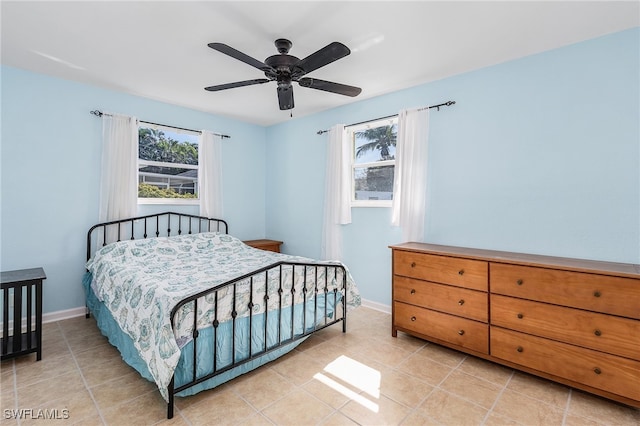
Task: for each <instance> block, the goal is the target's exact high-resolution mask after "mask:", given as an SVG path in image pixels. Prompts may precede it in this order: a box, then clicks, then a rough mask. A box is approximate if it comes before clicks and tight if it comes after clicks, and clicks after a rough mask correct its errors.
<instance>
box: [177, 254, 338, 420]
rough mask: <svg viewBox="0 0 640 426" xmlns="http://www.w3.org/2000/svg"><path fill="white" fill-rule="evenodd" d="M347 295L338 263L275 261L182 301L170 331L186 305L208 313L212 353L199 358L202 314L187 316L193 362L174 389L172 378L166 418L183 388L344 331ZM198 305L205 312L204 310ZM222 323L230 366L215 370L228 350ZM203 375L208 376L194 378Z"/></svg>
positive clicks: (219, 366) (225, 365)
mask: <svg viewBox="0 0 640 426" xmlns="http://www.w3.org/2000/svg"><path fill="white" fill-rule="evenodd" d="M346 290H347V271H346V269H345V268H344V267H343V266H342V265H340V264H327V263H301V262H278V263H275V264H272V265H270V266H267V267H264V268H262V269H259V270H257V271H254V272H251V273H249V274H246V275H244V276H242V277H238V278H236V279H234V280H231V281H228V282H226V283H224V284H221V285H218V286H216V287H214V288H212V289H210V290H206V291H204V292H201V293H199V294H195V295H193V296H191V297H189V298H186V299H184V300H182V301H181V302H180V303H178V305H176V307H175V308H174V309H173V310H172V312H171V324H172V327H173V328H174V332H175V327H176V317H177V316H178V314H179V312H180V311H181V309H184V307H186V306H188V305H191V306H189V307H190V309H189V311H190V312H194V313H197V312H202V311H205V310H209V311H210V312H212V313H213V317H212V318H210V322H209V323H208V327H210V328H211V330H210V331H212V333H211V334H210V336H208V338H209V339H212V341H211V347H212V348H213V354H211V355H212V357H211V359H208V358H207V360H206V361H202V360H200V359H199V357H198V345H199V344H204V343H203V342H201V341H199V339H198V338H199V336H200V334H201V330H202V328H203V324H202V320H201V319H202V317H206V316H207V315H206V314H204V313H201V314H200V315H192V316H193V318H192V321H193V325H192V327H191V328H192V339H193V340H192V344H193V347H192V348H193V360H192V363H191V371H190V372H189V375H190V377H189V380H188V381H187V382H186V383H182V384H180V386H176V385H175V374H174V377H173V378H172V380H171V383H170V385H169V388H168V393H169V402H168V407H167V417H168V418H169V419H170V418H172V417H173V406H174V397H175V395H176V394H178V393H179V392H181V391H183V390H185V389H188V388H191V387H193V386H195V385H198V384H200V383H202V382H205V381H207V380H209V379H212V378H214V377H216V376H218V375H220V374H223V373H225V372H228V371H230V370H232V369H234V368H236V367H238V366H241V365H243V364H247V363H249V362H251V361H253V360H256V359H258V358H260V357H263V356H265V355H267V354H269V353H271V352H274V351H276V350H278V349H280V348H282V347H283V346H286V345H289V344H291V343H293V342H295V341H298V340H301V339H304V338H306V337H307V336H309V335H310V334H312V333H314V332H316V331H319V330H322V329H323V328H326V327H329V326H331V325H333V324H336V323H339V322H342V331H343V332H346V318H347V303H346V295H347V291H346ZM243 295H244V297H243ZM247 295H248V299H247ZM258 295H259V296H258ZM223 298H231V300H232V302H231V304H230V305H229V306H226V307H223V306H222V302H221V301H222V300H223ZM241 299H242V301H241ZM292 302H293V303H292ZM258 304H262V307H258V308H259V309H256V307H257V305H258ZM203 306H207V308H204V309H203ZM338 306H340V307H341V309H340V310H338ZM199 318H200V321H199ZM223 318H228V319H227V321H228V322H227V323H226V324H227V325H228V326H230V329H231V330H232V331H231V348H230V353H231V362H230V363H229V362H227V363H225V364H223V365H219V364H218V363H219V358H221V356H220V354H219V353H218V351H220V350H221V348H222V347H224V346H227V347H228V346H229V345H228V343H229V342H228V341H225V342H220V340H219V339H221V338H222V339H228V335H227V334H225V335H224V336H222V337H220V336H219V332H218V330H219V328H220V327H221V326H222V325H223V321H222V319H223ZM270 322H271V323H274V322H275V323H276V326H275V328H274V327H270V326H269V323H270ZM256 324H257V326H256ZM205 326H207V325H206V324H205ZM238 336H241V337H238ZM247 342H248V344H247ZM255 342H258V344H254V343H255ZM238 346H244V349H241V350H239V349H238ZM222 350H223V349H222ZM227 355H228V354H227ZM202 362H208V363H209V365H207V366H205V367H204V368H203V366H202V364H201V363H202ZM202 370H206V371H208V372H207V373H206V374H198V371H202Z"/></svg>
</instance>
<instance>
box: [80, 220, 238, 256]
mask: <svg viewBox="0 0 640 426" xmlns="http://www.w3.org/2000/svg"><path fill="white" fill-rule="evenodd" d="M100 229H102V232H100ZM200 232H223V233H225V234H228V233H229V225H228V224H227V222H225V221H224V220H222V219H214V218H209V217H204V216H195V215H191V214H185V213H175V212H164V213H156V214H150V215H146V216H137V217H130V218H127V219H120V220H113V221H110V222H103V223H98V224H97V225H93V226H92V227H91V228H90V229H89V232H87V260H89V259H90V258H91V254H92V250H91V248H92V247H94V246H96V247H97V246H98V244H100V243H99V240H101V242H102V245H103V246H104V245H107V244H109V243H112V242H116V241H120V240H123V239H130V240H135V239H136V238H137V239H140V238H156V237H169V236H171V235H181V234H183V233H187V234H197V233H200Z"/></svg>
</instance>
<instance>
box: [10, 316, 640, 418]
mask: <svg viewBox="0 0 640 426" xmlns="http://www.w3.org/2000/svg"><path fill="white" fill-rule="evenodd" d="M390 329H391V326H390V315H388V314H384V313H381V312H378V311H375V310H371V309H367V308H364V307H360V308H358V309H357V310H355V311H353V312H352V313H351V314H350V316H349V323H348V331H347V333H346V334H343V333H342V332H341V330H340V327H339V326H338V327H335V326H334V327H333V328H329V329H325V330H323V331H322V332H320V333H318V334H316V335H314V336H312V337H311V338H309V339H308V340H307V341H306V342H304V343H303V344H302V345H300V346H299V347H298V349H296V350H295V351H293V352H292V353H290V354H288V355H286V356H285V357H283V358H281V359H279V360H276V361H274V362H272V363H270V364H267V365H266V366H263V367H262V368H260V369H258V370H256V371H254V372H252V373H249V374H247V375H245V376H242V377H239V378H237V379H236V380H233V381H231V382H229V383H227V384H225V385H222V386H221V387H218V388H217V389H214V390H210V391H206V392H201V393H200V394H198V395H195V396H192V397H188V398H178V399H177V402H176V414H175V417H174V418H173V419H172V420H166V417H165V416H166V406H165V404H164V400H163V399H162V398H161V397H160V394H159V393H158V391H157V389H156V388H155V386H154V385H153V384H151V383H150V382H147V381H146V380H144V379H142V378H141V377H140V376H139V375H138V374H137V373H136V372H135V371H134V370H133V369H131V368H130V367H128V366H127V365H125V364H124V362H122V361H121V359H120V356H119V354H118V352H117V351H116V350H115V349H114V348H113V347H111V346H110V345H109V344H108V343H107V341H106V339H105V338H104V337H102V336H101V334H100V332H99V331H98V330H97V328H96V325H95V322H94V320H93V319H89V320H86V319H85V318H74V319H69V320H65V321H59V322H56V323H50V324H45V326H44V327H43V330H44V338H43V339H44V346H43V348H44V353H43V359H42V361H40V362H35V355H31V356H24V357H21V358H18V359H15V360H8V361H3V362H2V369H1V370H2V371H1V376H2V380H1V386H2V393H1V396H2V404H1V408H2V415H1V416H0V417H1V418H0V424H2V425H15V424H20V425H31V424H35V425H45V424H49V423H51V424H81V425H94V424H95V425H103V424H108V425H120V424H122V425H136V424H176V425H224V424H233V425H273V424H276V425H313V424H317V425H357V424H360V425H400V424H401V425H545V426H546V425H567V426H569V425H638V424H640V410H636V409H633V408H629V407H626V406H623V405H619V404H616V403H613V402H610V401H607V400H605V399H602V398H598V397H594V396H590V395H588V394H585V393H583V392H580V391H576V390H573V389H570V388H567V387H565V386H562V385H558V384H554V383H551V382H548V381H545V380H541V379H538V378H535V377H533V376H530V375H527V374H523V373H519V372H515V371H513V370H511V369H509V368H505V367H501V366H497V365H495V364H492V363H489V362H486V361H484V360H480V359H477V358H474V357H470V356H467V355H464V354H461V353H458V352H456V351H452V350H449V349H446V348H443V347H440V346H437V345H435V344H429V343H427V342H424V341H421V340H419V339H415V338H412V337H410V336H407V335H404V334H402V333H399V336H398V338H393V337H391V332H390ZM12 409H13V410H18V409H33V410H32V413H34V416H35V415H36V414H37V413H38V411H37V410H38V409H50V410H57V411H54V413H57V414H58V417H64V416H65V413H68V419H63V420H60V419H57V420H56V419H54V420H49V421H46V420H42V419H22V420H16V419H13V418H7V417H11V416H10V413H11V410H12ZM63 410H68V411H63ZM49 412H50V413H51V412H52V411H49Z"/></svg>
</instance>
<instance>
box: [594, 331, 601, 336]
mask: <svg viewBox="0 0 640 426" xmlns="http://www.w3.org/2000/svg"><path fill="white" fill-rule="evenodd" d="M593 334H595V335H596V336H602V331H600V330H596V331H594V332H593Z"/></svg>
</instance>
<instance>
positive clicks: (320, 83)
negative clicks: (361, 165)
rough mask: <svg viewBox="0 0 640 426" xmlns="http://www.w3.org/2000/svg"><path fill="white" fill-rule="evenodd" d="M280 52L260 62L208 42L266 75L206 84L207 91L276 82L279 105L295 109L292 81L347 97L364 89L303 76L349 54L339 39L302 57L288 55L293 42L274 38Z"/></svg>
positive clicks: (234, 50) (282, 107)
mask: <svg viewBox="0 0 640 426" xmlns="http://www.w3.org/2000/svg"><path fill="white" fill-rule="evenodd" d="M275 45H276V49H277V50H278V52H279V54H277V55H273V56H269V57H268V58H267V59H265V60H264V62H261V61H259V60H257V59H255V58H252V57H251V56H249V55H246V54H244V53H242V52H240V51H238V50H236V49H234V48H233V47H230V46H227V45H226V44H223V43H209V44H208V46H209V47H210V48H212V49H214V50H217V51H218V52H220V53H224V54H225V55H227V56H231V57H232V58H234V59H237V60H239V61H241V62H244V63H245V64H247V65H251V66H252V67H254V68H257V69H259V70H260V71H262V72H264V75H265V77H266V78H258V79H253V80H244V81H237V82H235V83H226V84H219V85H215V86H209V87H205V90H208V91H210V92H216V91H219V90H226V89H233V88H235V87H243V86H251V85H254V84H263V83H268V82H270V81H275V82H276V83H277V84H278V85H277V94H278V104H279V106H280V109H281V110H288V109H293V107H294V101H293V86H292V84H291V83H292V82H294V81H295V82H296V83H298V84H299V85H300V86H302V87H307V88H309V89H316V90H322V91H325V92H331V93H337V94H339V95H344V96H351V97H354V96H358V95H359V94H360V92H362V89H361V88H359V87H354V86H348V85H346V84H340V83H334V82H332V81H325V80H320V79H317V78H309V77H304V76H305V75H307V74H309V73H310V72H312V71H315V70H317V69H318V68H321V67H324V66H325V65H329V64H330V63H332V62H335V61H337V60H338V59H341V58H344V57H345V56H347V55H349V54H350V53H351V51H350V50H349V48H348V47H347V46H345V45H344V44H342V43H339V42H337V41H334V42H333V43H330V44H329V45H327V46H325V47H323V48H322V49H320V50H318V51H317V52H315V53H312V54H311V55H309V56H307V57H306V58H303V59H298V58H296V57H295V56H292V55H289V50H290V49H291V46H292V43H291V42H290V41H289V40H287V39H284V38H280V39H278V40H276V41H275Z"/></svg>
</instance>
